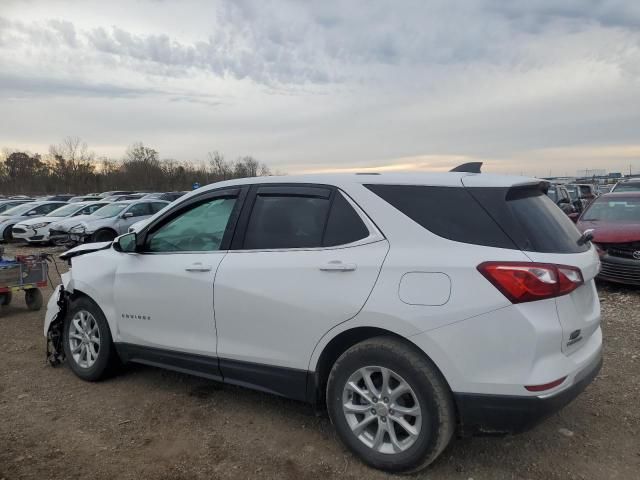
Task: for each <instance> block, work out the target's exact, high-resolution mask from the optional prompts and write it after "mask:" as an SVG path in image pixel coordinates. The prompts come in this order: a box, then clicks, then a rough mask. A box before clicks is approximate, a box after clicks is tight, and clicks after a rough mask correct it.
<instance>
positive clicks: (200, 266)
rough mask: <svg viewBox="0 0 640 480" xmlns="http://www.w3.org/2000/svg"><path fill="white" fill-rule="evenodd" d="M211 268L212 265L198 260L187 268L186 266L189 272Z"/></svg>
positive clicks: (208, 270)
mask: <svg viewBox="0 0 640 480" xmlns="http://www.w3.org/2000/svg"><path fill="white" fill-rule="evenodd" d="M211 268H212V267H211V265H203V264H202V263H199V262H198V263H192V264H191V265H189V266H188V267H187V268H185V270H186V271H187V272H210V271H211Z"/></svg>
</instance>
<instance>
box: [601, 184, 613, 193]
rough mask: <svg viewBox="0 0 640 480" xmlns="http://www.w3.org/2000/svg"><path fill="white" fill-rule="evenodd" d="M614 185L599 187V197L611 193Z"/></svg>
mask: <svg viewBox="0 0 640 480" xmlns="http://www.w3.org/2000/svg"><path fill="white" fill-rule="evenodd" d="M612 188H613V185H598V195H604V194H605V193H610V192H611V189H612Z"/></svg>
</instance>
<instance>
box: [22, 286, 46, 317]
mask: <svg viewBox="0 0 640 480" xmlns="http://www.w3.org/2000/svg"><path fill="white" fill-rule="evenodd" d="M24 301H25V303H26V304H27V308H28V309H29V310H32V311H34V312H35V311H38V310H40V309H41V308H42V303H43V300H42V292H41V291H40V289H38V288H30V289H29V290H25V291H24Z"/></svg>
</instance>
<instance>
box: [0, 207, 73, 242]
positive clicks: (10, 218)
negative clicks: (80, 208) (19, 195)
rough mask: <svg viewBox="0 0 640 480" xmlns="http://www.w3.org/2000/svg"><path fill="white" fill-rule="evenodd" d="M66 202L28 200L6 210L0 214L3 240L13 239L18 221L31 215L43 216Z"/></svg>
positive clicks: (0, 231) (0, 229) (0, 230)
mask: <svg viewBox="0 0 640 480" xmlns="http://www.w3.org/2000/svg"><path fill="white" fill-rule="evenodd" d="M66 204H67V202H48V201H47V202H28V203H24V204H22V205H18V206H16V207H13V208H10V209H8V210H5V211H4V212H3V213H2V215H0V233H1V234H2V240H3V241H5V242H10V241H11V240H13V234H12V232H11V230H12V229H13V226H14V225H15V224H16V223H19V222H21V221H23V220H26V219H27V218H31V217H42V216H44V215H46V214H48V213H51V212H52V211H54V210H55V209H56V208H60V207H61V206H63V205H66Z"/></svg>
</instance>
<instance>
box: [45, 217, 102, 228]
mask: <svg viewBox="0 0 640 480" xmlns="http://www.w3.org/2000/svg"><path fill="white" fill-rule="evenodd" d="M92 220H101V218H100V217H95V216H93V215H78V216H76V217H71V218H66V219H63V220H61V221H59V222H55V223H52V224H51V225H49V228H51V229H53V230H61V231H63V232H68V231H69V230H70V229H71V228H72V227H75V226H76V225H79V224H81V223H84V224H86V222H87V221H89V222H90V221H92Z"/></svg>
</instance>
